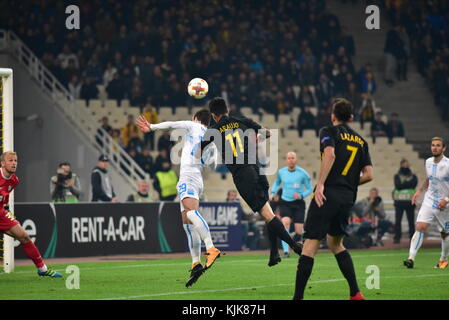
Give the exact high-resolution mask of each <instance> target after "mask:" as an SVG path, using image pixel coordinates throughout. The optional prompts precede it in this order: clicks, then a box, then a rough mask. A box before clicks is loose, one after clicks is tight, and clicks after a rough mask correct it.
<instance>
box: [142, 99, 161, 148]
mask: <svg viewBox="0 0 449 320" xmlns="http://www.w3.org/2000/svg"><path fill="white" fill-rule="evenodd" d="M142 115H143V116H144V117H145V118H146V119H147V120H148V121H149V122H150V123H152V124H157V123H159V117H158V114H157V111H156V110H155V108H154V107H153V106H152V104H151V97H148V98H147V104H146V105H145V109H144V111H143V114H142ZM144 144H145V146H146V147H149V148H150V150H154V131H150V132H146V133H145V134H144Z"/></svg>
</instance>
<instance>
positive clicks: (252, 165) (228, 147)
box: [201, 97, 302, 267]
mask: <svg viewBox="0 0 449 320" xmlns="http://www.w3.org/2000/svg"><path fill="white" fill-rule="evenodd" d="M209 109H210V112H211V115H212V118H213V119H214V121H215V122H216V124H215V125H214V126H212V127H211V128H209V129H208V130H207V131H206V133H205V134H204V136H203V141H202V142H201V151H202V150H204V149H205V148H206V146H207V145H208V144H209V143H211V142H212V141H213V142H214V143H215V145H216V146H217V149H218V151H219V153H220V154H221V158H222V162H223V163H224V164H225V165H226V167H227V168H228V170H229V171H230V172H231V174H232V178H233V180H234V184H235V186H236V188H237V190H238V192H239V193H240V196H241V197H242V198H243V200H245V202H246V203H247V204H248V205H249V206H250V207H251V209H252V210H253V211H254V212H258V213H259V214H260V215H261V216H262V218H263V219H264V221H265V223H266V224H267V229H268V236H269V239H270V246H271V251H270V261H269V262H268V266H270V267H271V266H273V265H275V264H277V263H279V262H280V260H281V258H280V257H279V252H278V249H277V243H278V242H277V238H280V239H281V240H283V241H285V242H287V244H288V245H289V246H290V247H291V248H292V249H293V251H294V252H296V253H298V254H301V247H302V245H301V244H299V243H296V242H295V241H294V240H293V239H292V238H291V237H290V235H289V234H288V232H287V231H286V230H285V228H284V225H283V224H282V222H281V220H279V219H278V218H277V217H276V216H275V215H274V213H273V210H272V209H271V207H270V204H269V203H268V189H269V184H268V180H267V177H266V176H265V175H263V174H261V173H260V169H259V165H258V161H257V150H256V144H257V139H259V138H260V137H261V133H266V137H267V138H269V136H270V131H269V130H266V129H264V128H262V126H261V125H259V124H258V123H256V122H254V121H253V120H251V119H248V118H246V117H243V116H241V117H237V116H229V111H228V107H227V106H226V102H225V100H224V99H223V98H220V97H217V98H213V99H212V100H211V101H210V102H209Z"/></svg>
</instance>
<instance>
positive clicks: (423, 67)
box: [386, 0, 449, 121]
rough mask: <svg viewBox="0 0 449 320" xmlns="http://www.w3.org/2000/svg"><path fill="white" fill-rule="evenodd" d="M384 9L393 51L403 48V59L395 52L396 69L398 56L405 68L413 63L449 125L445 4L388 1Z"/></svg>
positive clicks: (448, 34)
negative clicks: (389, 26)
mask: <svg viewBox="0 0 449 320" xmlns="http://www.w3.org/2000/svg"><path fill="white" fill-rule="evenodd" d="M386 9H387V12H388V17H389V19H390V21H391V23H392V24H393V26H394V27H393V28H392V30H391V31H390V33H389V34H391V37H392V38H393V39H396V47H397V46H398V45H399V49H400V48H401V45H404V49H405V55H404V52H402V53H401V52H399V51H401V50H396V51H398V53H399V56H398V57H397V59H398V62H399V65H398V66H399V68H400V65H401V61H400V60H401V56H402V60H404V59H405V64H406V61H407V60H408V59H409V58H413V59H414V61H415V63H416V66H417V69H418V71H419V73H420V74H421V75H422V76H423V77H424V78H425V79H426V80H427V82H428V85H429V86H430V88H431V89H432V91H433V94H434V99H435V104H436V105H437V106H438V107H439V108H440V109H441V114H442V117H443V119H444V120H446V121H449V24H448V19H449V3H448V2H447V1H442V0H432V1H429V0H427V1H412V0H400V1H399V0H390V1H386ZM398 38H399V39H398ZM401 39H404V40H402V41H400V40H401ZM407 39H408V40H407ZM394 42H395V41H393V43H394ZM399 68H398V72H399ZM405 78H406V71H405Z"/></svg>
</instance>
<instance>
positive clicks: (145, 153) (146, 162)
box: [136, 148, 154, 177]
mask: <svg viewBox="0 0 449 320" xmlns="http://www.w3.org/2000/svg"><path fill="white" fill-rule="evenodd" d="M136 162H137V164H138V165H139V166H140V167H141V168H142V170H143V171H145V172H146V173H148V174H149V175H150V176H151V177H153V175H154V172H153V157H152V156H151V154H150V150H148V149H147V148H143V149H142V153H140V154H138V155H137V161H136Z"/></svg>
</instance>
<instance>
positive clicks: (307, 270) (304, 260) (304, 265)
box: [293, 255, 314, 300]
mask: <svg viewBox="0 0 449 320" xmlns="http://www.w3.org/2000/svg"><path fill="white" fill-rule="evenodd" d="M313 261H314V259H313V258H311V257H309V256H304V255H302V256H301V257H299V261H298V269H297V270H296V284H295V295H294V296H293V300H299V299H302V298H303V297H304V290H305V288H306V285H307V281H308V280H309V277H310V274H311V273H312V268H313Z"/></svg>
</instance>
